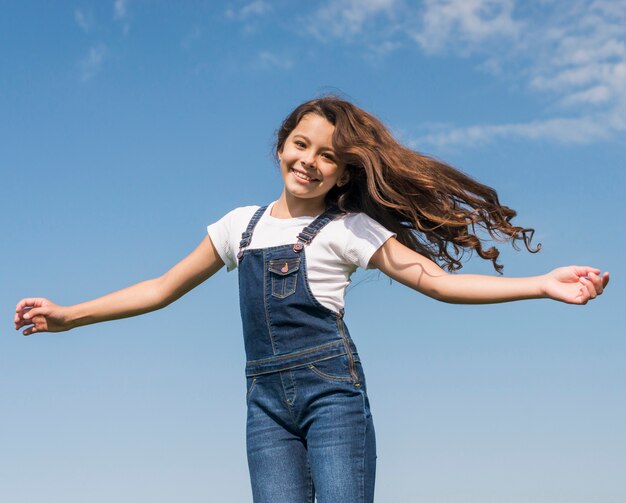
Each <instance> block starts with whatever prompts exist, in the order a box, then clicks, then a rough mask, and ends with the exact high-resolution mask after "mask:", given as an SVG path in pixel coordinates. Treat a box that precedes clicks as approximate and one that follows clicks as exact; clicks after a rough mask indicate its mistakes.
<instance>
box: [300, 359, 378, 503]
mask: <svg viewBox="0 0 626 503" xmlns="http://www.w3.org/2000/svg"><path fill="white" fill-rule="evenodd" d="M335 363H339V362H338V359H337V361H336V362H333V361H329V362H325V363H324V365H325V367H324V368H322V367H321V365H317V367H316V369H315V372H311V371H309V370H310V369H303V370H302V371H301V372H299V376H298V377H297V382H298V390H299V391H300V390H301V389H302V388H304V389H306V392H305V393H301V394H300V398H301V400H302V402H304V403H302V402H301V405H302V406H303V411H304V414H303V416H302V419H303V421H302V423H301V424H302V426H303V428H302V429H303V431H305V433H306V442H307V450H308V455H309V462H310V463H311V472H312V475H313V482H314V486H315V493H316V496H317V502H318V503H338V502H341V503H371V502H373V501H374V481H375V477H376V439H375V434H374V425H373V421H372V416H371V414H370V410H369V402H368V399H367V393H366V390H365V381H364V378H363V377H362V371H361V369H360V368H358V369H357V372H358V373H359V374H360V376H361V386H359V387H356V386H354V384H353V382H352V381H349V380H345V379H343V378H342V377H339V378H338V379H337V380H336V381H333V379H332V374H331V373H333V372H334V375H337V376H341V375H344V374H340V373H339V371H340V369H336V370H333V368H332V365H335ZM307 372H308V373H307ZM324 376H325V377H324ZM301 383H302V386H301ZM303 395H304V396H303Z"/></svg>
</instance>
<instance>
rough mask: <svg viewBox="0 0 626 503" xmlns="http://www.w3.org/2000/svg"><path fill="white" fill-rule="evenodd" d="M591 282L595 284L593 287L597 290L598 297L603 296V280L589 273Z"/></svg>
mask: <svg viewBox="0 0 626 503" xmlns="http://www.w3.org/2000/svg"><path fill="white" fill-rule="evenodd" d="M588 278H589V280H590V281H591V282H592V283H593V287H594V289H595V290H596V295H601V294H602V291H603V287H602V278H600V276H598V275H597V274H594V273H593V272H590V273H589V276H588Z"/></svg>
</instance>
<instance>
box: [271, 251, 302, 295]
mask: <svg viewBox="0 0 626 503" xmlns="http://www.w3.org/2000/svg"><path fill="white" fill-rule="evenodd" d="M299 269H300V258H299V257H296V258H287V259H276V260H270V263H269V271H270V275H271V278H272V296H273V297H277V298H279V299H284V298H285V297H289V296H290V295H292V294H294V293H296V283H297V280H298V270H299Z"/></svg>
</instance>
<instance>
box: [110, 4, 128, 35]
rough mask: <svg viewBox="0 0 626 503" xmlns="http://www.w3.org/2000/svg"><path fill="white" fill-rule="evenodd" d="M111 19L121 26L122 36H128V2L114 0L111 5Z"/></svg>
mask: <svg viewBox="0 0 626 503" xmlns="http://www.w3.org/2000/svg"><path fill="white" fill-rule="evenodd" d="M113 18H114V19H115V20H117V21H118V22H119V23H120V24H121V26H122V32H123V33H124V35H128V32H129V31H130V21H129V19H128V18H129V16H128V0H115V2H114V3H113Z"/></svg>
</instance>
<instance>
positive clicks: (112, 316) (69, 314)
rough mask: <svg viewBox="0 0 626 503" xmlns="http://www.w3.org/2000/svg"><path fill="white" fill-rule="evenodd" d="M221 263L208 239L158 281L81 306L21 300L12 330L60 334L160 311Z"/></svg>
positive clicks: (38, 300) (211, 272) (26, 332)
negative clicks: (91, 325)
mask: <svg viewBox="0 0 626 503" xmlns="http://www.w3.org/2000/svg"><path fill="white" fill-rule="evenodd" d="M223 265H224V262H223V261H222V259H221V258H220V256H219V255H218V253H217V250H216V249H215V246H214V245H213V242H212V241H211V238H210V237H209V236H206V237H205V238H204V239H203V240H202V242H201V243H200V244H199V245H198V247H197V248H196V249H195V250H194V251H193V252H191V253H190V254H189V255H188V256H187V257H185V258H184V259H183V260H181V261H180V262H179V263H178V264H176V265H175V266H174V267H172V268H171V269H170V270H169V271H167V272H166V273H165V274H163V275H162V276H160V277H158V278H154V279H150V280H147V281H142V282H141V283H137V284H135V285H132V286H129V287H128V288H124V289H123V290H118V291H117V292H113V293H110V294H108V295H105V296H104V297H99V298H97V299H94V300H90V301H88V302H83V303H82V304H76V305H73V306H59V305H57V304H55V303H53V302H51V301H50V300H48V299H44V298H30V299H22V300H21V301H20V302H18V304H17V306H16V308H15V318H14V323H15V330H19V329H20V328H23V327H26V329H25V330H24V331H23V334H24V335H31V334H33V333H36V332H62V331H64V330H70V329H72V328H75V327H79V326H82V325H89V324H91V323H99V322H101V321H108V320H117V319H120V318H128V317H130V316H137V315H140V314H144V313H148V312H150V311H155V310H157V309H161V308H163V307H165V306H167V305H169V304H171V303H172V302H174V301H175V300H176V299H179V298H180V297H182V296H183V295H185V294H186V293H187V292H188V291H190V290H192V289H193V288H195V287H196V286H198V285H199V284H200V283H202V282H203V281H205V280H207V279H208V278H210V277H211V276H212V275H213V274H215V273H216V272H217V271H219V270H220V269H221V268H222V266H223Z"/></svg>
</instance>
